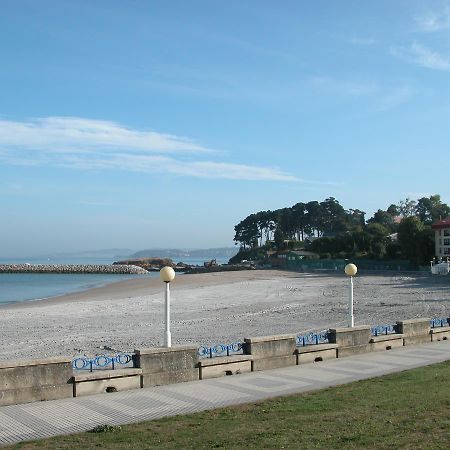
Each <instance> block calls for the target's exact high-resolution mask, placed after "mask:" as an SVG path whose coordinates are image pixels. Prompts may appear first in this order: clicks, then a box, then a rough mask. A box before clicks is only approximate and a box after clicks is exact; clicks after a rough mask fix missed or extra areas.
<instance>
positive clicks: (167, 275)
mask: <svg viewBox="0 0 450 450" xmlns="http://www.w3.org/2000/svg"><path fill="white" fill-rule="evenodd" d="M159 276H160V277H161V280H162V281H164V283H166V332H165V334H164V347H172V336H171V334H170V288H169V284H170V282H171V281H173V279H174V278H175V271H174V270H173V269H172V267H169V266H166V267H163V268H162V269H161V270H160V271H159Z"/></svg>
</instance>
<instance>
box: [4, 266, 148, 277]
mask: <svg viewBox="0 0 450 450" xmlns="http://www.w3.org/2000/svg"><path fill="white" fill-rule="evenodd" d="M0 273H101V274H113V275H114V274H130V275H139V274H146V273H148V271H147V270H145V269H143V268H142V267H138V266H133V265H126V264H115V265H112V264H111V265H108V264H0Z"/></svg>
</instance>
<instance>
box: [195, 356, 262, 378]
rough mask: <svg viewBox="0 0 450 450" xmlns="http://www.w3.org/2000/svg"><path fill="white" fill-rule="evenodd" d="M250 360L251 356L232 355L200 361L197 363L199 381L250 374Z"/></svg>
mask: <svg viewBox="0 0 450 450" xmlns="http://www.w3.org/2000/svg"><path fill="white" fill-rule="evenodd" d="M252 359H253V358H252V356H251V355H233V356H224V357H215V358H205V359H202V360H200V361H199V362H198V374H199V379H200V380H206V379H208V378H218V377H223V376H226V375H237V374H240V373H245V372H251V370H252Z"/></svg>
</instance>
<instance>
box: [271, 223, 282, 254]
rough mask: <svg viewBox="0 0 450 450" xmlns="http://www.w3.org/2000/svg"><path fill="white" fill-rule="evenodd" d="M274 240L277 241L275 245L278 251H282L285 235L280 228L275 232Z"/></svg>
mask: <svg viewBox="0 0 450 450" xmlns="http://www.w3.org/2000/svg"><path fill="white" fill-rule="evenodd" d="M273 239H274V241H275V245H276V246H277V249H278V250H282V249H283V248H284V234H283V232H282V231H281V229H280V228H277V229H276V230H275V233H274V235H273Z"/></svg>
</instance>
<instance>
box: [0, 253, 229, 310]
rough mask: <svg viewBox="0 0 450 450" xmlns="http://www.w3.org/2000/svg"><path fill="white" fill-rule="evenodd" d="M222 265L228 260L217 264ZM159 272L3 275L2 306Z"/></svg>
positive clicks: (23, 260)
mask: <svg viewBox="0 0 450 450" xmlns="http://www.w3.org/2000/svg"><path fill="white" fill-rule="evenodd" d="M185 259H186V261H184V262H185V263H187V264H196V265H203V261H204V259H198V258H185ZM112 262H113V261H112V260H111V259H99V258H71V259H67V258H65V259H52V260H48V259H38V258H28V259H26V258H16V259H10V258H8V259H1V258H0V264H8V263H16V264H23V263H30V264H112ZM217 262H218V263H219V264H221V263H225V262H227V259H225V258H224V259H223V260H221V259H219V258H218V260H217ZM157 276H159V274H158V273H157V272H151V273H149V274H145V275H126V274H119V275H110V274H62V273H61V274H59V273H58V274H56V273H0V305H2V304H7V303H16V302H23V301H30V300H38V299H43V298H49V297H55V296H57V295H63V294H70V293H72V292H80V291H85V290H86V289H91V288H94V287H100V286H104V285H106V284H110V283H114V282H116V281H121V280H127V279H130V278H142V277H157Z"/></svg>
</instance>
